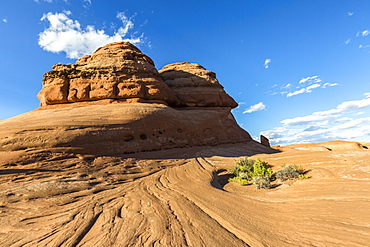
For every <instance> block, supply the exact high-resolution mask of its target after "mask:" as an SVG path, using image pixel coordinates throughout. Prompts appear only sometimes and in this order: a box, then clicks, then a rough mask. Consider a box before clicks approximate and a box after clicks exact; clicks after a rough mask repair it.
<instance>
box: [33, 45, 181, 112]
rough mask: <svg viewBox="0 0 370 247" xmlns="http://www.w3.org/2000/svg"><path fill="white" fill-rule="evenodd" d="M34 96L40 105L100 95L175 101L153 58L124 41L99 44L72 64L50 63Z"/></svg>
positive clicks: (100, 97) (104, 97) (84, 99)
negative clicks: (50, 66) (102, 45)
mask: <svg viewBox="0 0 370 247" xmlns="http://www.w3.org/2000/svg"><path fill="white" fill-rule="evenodd" d="M38 98H39V100H40V103H41V106H45V105H53V104H60V103H71V102H79V101H90V100H101V99H116V100H125V99H142V100H151V101H158V102H160V103H166V104H170V105H177V104H178V99H177V98H176V96H175V95H174V93H173V92H172V91H171V90H170V89H169V87H168V86H167V85H166V84H165V83H164V82H163V79H162V77H161V76H160V75H159V73H158V71H157V70H156V68H155V67H154V62H153V61H152V60H151V59H150V58H149V57H148V56H146V55H144V54H143V53H141V51H140V50H139V49H138V48H136V47H135V46H134V45H132V44H130V43H128V42H117V43H112V44H109V45H106V46H104V47H101V48H99V49H97V50H96V51H95V52H94V53H93V54H92V55H91V56H90V55H89V56H84V57H81V58H80V59H79V60H78V61H77V62H76V64H68V65H63V64H56V65H54V66H53V70H52V71H50V72H47V73H45V75H44V79H43V88H42V90H41V91H40V92H39V94H38Z"/></svg>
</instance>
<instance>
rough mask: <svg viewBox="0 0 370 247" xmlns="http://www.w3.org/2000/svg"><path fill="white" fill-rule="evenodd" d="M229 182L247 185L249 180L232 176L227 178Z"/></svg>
mask: <svg viewBox="0 0 370 247" xmlns="http://www.w3.org/2000/svg"><path fill="white" fill-rule="evenodd" d="M228 181H229V182H236V183H238V184H240V185H242V186H245V185H248V184H249V182H248V180H247V179H244V178H241V177H233V178H229V180H228Z"/></svg>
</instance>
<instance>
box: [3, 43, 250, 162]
mask: <svg viewBox="0 0 370 247" xmlns="http://www.w3.org/2000/svg"><path fill="white" fill-rule="evenodd" d="M38 98H39V99H40V102H41V107H40V108H39V109H36V110H34V111H31V112H28V113H25V114H22V115H19V116H17V117H14V118H11V119H7V120H4V121H2V122H1V123H0V151H15V150H27V149H30V148H32V149H38V148H43V149H47V150H59V151H61V150H62V151H63V152H67V151H68V152H72V153H77V154H80V153H85V154H86V153H88V154H94V155H119V154H125V153H137V152H143V151H154V150H162V149H172V148H182V147H191V146H214V145H219V144H225V143H238V142H246V141H252V139H251V137H250V135H249V134H248V132H246V131H245V130H243V129H242V128H240V127H239V126H238V124H237V123H236V121H235V119H234V117H233V115H232V113H231V108H232V107H236V106H237V104H236V102H235V101H234V100H233V99H232V98H231V97H230V96H229V95H227V94H226V93H225V91H224V90H223V87H222V86H221V85H220V83H219V82H218V80H217V79H216V75H215V73H213V72H211V71H208V70H206V69H205V68H203V67H202V66H200V65H198V64H192V63H175V64H171V65H167V66H165V67H164V68H163V69H162V70H161V72H160V73H159V72H158V71H157V69H156V68H155V67H154V62H153V61H152V60H151V59H150V58H149V57H148V56H146V55H144V54H143V53H142V52H141V51H140V50H139V49H138V48H136V47H135V46H134V45H132V44H130V43H128V42H116V43H112V44H108V45H106V46H104V47H101V48H99V49H97V50H96V51H95V52H94V53H93V54H92V55H89V56H84V57H81V58H80V59H79V60H78V61H77V62H76V63H75V64H72V65H71V64H69V65H62V64H57V65H54V66H53V69H52V71H50V72H47V73H46V74H45V75H44V80H43V88H42V90H41V91H40V92H39V94H38ZM127 103H129V104H127ZM59 151H58V152H59Z"/></svg>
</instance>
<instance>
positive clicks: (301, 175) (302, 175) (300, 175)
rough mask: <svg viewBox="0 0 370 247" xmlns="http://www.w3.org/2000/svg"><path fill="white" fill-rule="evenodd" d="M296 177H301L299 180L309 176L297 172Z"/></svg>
mask: <svg viewBox="0 0 370 247" xmlns="http://www.w3.org/2000/svg"><path fill="white" fill-rule="evenodd" d="M298 179H301V180H303V179H309V177H308V176H307V175H305V174H299V175H298Z"/></svg>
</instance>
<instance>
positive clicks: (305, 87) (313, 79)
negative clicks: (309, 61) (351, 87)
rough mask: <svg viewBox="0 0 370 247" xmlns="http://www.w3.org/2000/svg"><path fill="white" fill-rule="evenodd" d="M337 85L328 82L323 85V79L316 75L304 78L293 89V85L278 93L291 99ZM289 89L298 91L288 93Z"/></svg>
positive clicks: (288, 85) (284, 87)
mask: <svg viewBox="0 0 370 247" xmlns="http://www.w3.org/2000/svg"><path fill="white" fill-rule="evenodd" d="M296 85H297V84H296ZM337 85H338V83H328V82H326V83H322V79H321V78H320V77H319V76H318V75H315V76H308V77H304V78H302V79H301V80H299V82H298V85H297V86H295V87H293V84H292V83H289V84H287V85H284V86H281V87H280V90H281V91H280V92H278V93H279V94H282V95H286V96H287V97H288V98H289V97H292V96H295V95H299V94H302V93H312V91H313V90H314V89H316V88H327V87H333V86H337ZM288 88H295V89H296V90H295V91H293V92H288V91H287V89H288ZM278 93H276V92H273V93H272V94H273V95H275V94H278Z"/></svg>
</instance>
